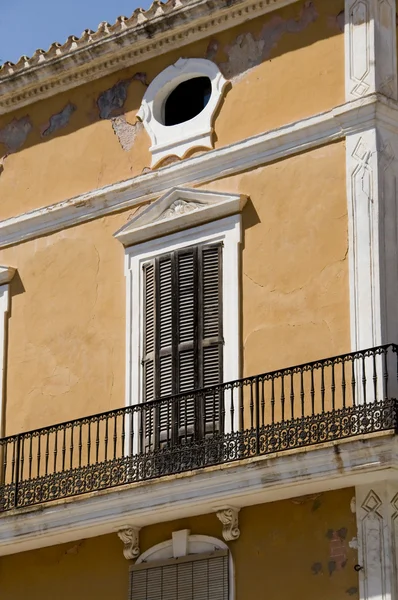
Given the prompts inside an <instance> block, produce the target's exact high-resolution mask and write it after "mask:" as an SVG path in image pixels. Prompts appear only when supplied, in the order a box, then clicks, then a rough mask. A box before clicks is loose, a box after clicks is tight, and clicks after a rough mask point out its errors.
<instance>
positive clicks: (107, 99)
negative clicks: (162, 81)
mask: <svg viewBox="0 0 398 600" xmlns="http://www.w3.org/2000/svg"><path fill="white" fill-rule="evenodd" d="M132 81H140V82H141V83H142V84H143V85H144V86H146V87H147V86H148V82H147V79H146V73H144V72H142V71H139V72H138V73H135V74H134V75H133V76H132V77H130V78H129V79H122V80H121V81H118V82H117V83H115V85H114V86H112V87H111V88H109V89H108V90H105V92H102V94H100V95H99V96H98V100H97V106H98V109H99V117H100V119H111V118H112V117H116V116H118V115H120V114H121V113H122V112H123V111H122V109H123V106H124V105H125V103H126V100H127V92H128V89H129V86H130V84H131V82H132Z"/></svg>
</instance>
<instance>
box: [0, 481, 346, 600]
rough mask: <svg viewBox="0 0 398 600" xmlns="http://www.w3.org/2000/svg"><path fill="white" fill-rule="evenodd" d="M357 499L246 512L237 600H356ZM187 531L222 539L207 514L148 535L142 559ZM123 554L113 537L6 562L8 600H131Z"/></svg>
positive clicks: (300, 501)
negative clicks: (291, 599) (354, 504)
mask: <svg viewBox="0 0 398 600" xmlns="http://www.w3.org/2000/svg"><path fill="white" fill-rule="evenodd" d="M353 494H354V490H353V489H345V490H339V491H336V492H325V493H322V494H315V495H313V496H308V497H300V498H293V499H291V500H285V501H281V502H273V503H269V504H260V505H257V506H251V507H246V508H244V509H242V510H241V511H240V529H241V535H240V538H239V539H238V540H237V541H235V542H232V543H230V545H229V547H230V551H231V554H232V558H233V563H234V568H235V586H236V587H235V593H236V595H235V597H236V598H239V599H241V600H250V599H251V598H265V597H269V598H279V597H281V598H287V597H289V596H291V595H294V596H295V597H296V598H300V599H301V598H308V599H309V600H317V599H318V598H319V597H322V598H324V599H325V600H334V599H335V598H336V597H337V598H345V597H349V598H352V599H353V600H356V599H357V598H358V576H357V573H356V572H355V570H354V566H355V564H356V563H357V552H356V550H353V549H352V548H351V546H350V541H351V540H352V538H353V537H354V536H355V535H356V524H355V515H353V513H352V512H351V509H350V503H351V499H352V496H353ZM181 529H189V530H191V533H192V534H202V535H209V536H213V537H216V538H221V524H220V522H219V521H218V520H217V518H216V516H215V515H214V514H207V515H203V516H198V517H193V518H191V519H183V520H179V521H173V522H170V523H159V524H157V525H152V526H149V527H145V528H144V529H142V530H141V532H140V547H141V551H142V552H144V551H145V550H147V549H148V548H150V547H151V546H153V545H155V544H159V543H161V542H165V541H167V540H169V539H170V538H171V534H172V532H173V531H178V530H181ZM122 548H123V546H122V544H121V542H120V540H119V539H118V537H117V535H116V534H113V535H112V534H111V535H106V536H101V537H96V538H92V539H86V540H81V541H77V542H73V543H71V544H64V545H61V546H52V547H50V548H43V549H41V550H35V551H31V552H26V553H23V554H18V555H12V556H7V557H1V558H0V580H1V597H2V600H23V599H24V598H26V597H27V596H29V598H30V599H31V600H53V598H54V597H56V598H57V600H68V599H69V598H71V597H73V598H75V599H76V600H91V599H94V598H97V599H98V600H109V599H110V598H112V600H126V598H127V596H128V569H129V562H128V561H126V559H125V558H124V557H123V553H122ZM21 564H22V565H23V574H22V573H21Z"/></svg>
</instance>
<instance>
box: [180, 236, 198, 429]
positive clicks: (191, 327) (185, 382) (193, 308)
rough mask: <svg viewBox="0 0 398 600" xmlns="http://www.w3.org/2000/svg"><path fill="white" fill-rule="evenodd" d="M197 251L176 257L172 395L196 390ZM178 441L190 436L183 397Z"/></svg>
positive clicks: (188, 405)
mask: <svg viewBox="0 0 398 600" xmlns="http://www.w3.org/2000/svg"><path fill="white" fill-rule="evenodd" d="M197 254H198V252H197V248H188V249H186V250H182V251H180V252H178V254H177V294H176V300H177V357H176V359H177V373H176V393H184V392H190V391H191V390H194V389H197V388H198V387H199V380H198V371H199V369H198V366H197V364H195V363H197V329H198V323H197V321H198V317H197V314H198V298H197V296H198V295H197V287H198V281H197V279H198V277H197V272H198V268H197V262H198V258H197ZM178 413H179V414H178V439H183V440H188V439H189V438H190V437H191V436H192V434H193V433H194V426H195V422H196V421H197V419H195V402H194V398H193V397H192V396H191V397H189V396H187V397H185V398H182V399H181V400H180V402H179V404H178Z"/></svg>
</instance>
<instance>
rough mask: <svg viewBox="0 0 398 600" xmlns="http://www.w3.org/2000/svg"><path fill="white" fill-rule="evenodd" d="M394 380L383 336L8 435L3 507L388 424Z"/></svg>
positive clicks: (391, 349) (1, 467) (2, 465)
mask: <svg viewBox="0 0 398 600" xmlns="http://www.w3.org/2000/svg"><path fill="white" fill-rule="evenodd" d="M397 388H398V346H396V345H394V344H389V345H385V346H380V347H377V348H372V349H368V350H362V351H358V352H353V353H349V354H344V355H340V356H336V357H333V358H328V359H324V360H319V361H315V362H310V363H306V364H302V365H298V366H294V367H290V368H287V369H281V370H277V371H272V372H269V373H263V374H261V375H256V376H253V377H245V378H243V379H240V380H237V381H232V382H228V383H224V384H221V385H218V386H214V387H211V388H206V389H205V390H195V391H191V392H189V393H186V394H179V395H177V396H172V397H169V398H162V399H160V400H156V401H153V402H148V403H144V404H136V405H134V406H128V407H124V408H120V409H116V410H112V411H108V412H105V413H101V414H97V415H93V416H89V417H85V418H83V419H76V420H73V421H68V422H66V423H60V424H57V425H53V426H51V427H44V428H42V429H37V430H34V431H28V432H24V433H19V434H18V435H13V436H9V437H7V438H3V439H0V511H7V510H10V509H16V508H22V507H27V506H32V505H36V504H41V503H44V502H49V501H51V500H57V499H62V498H68V497H72V496H77V495H80V494H85V493H89V492H93V491H98V490H105V489H110V488H113V487H117V486H121V485H125V484H129V483H134V482H138V481H145V480H149V479H154V478H157V477H162V476H164V475H172V474H178V473H183V472H186V471H190V470H193V469H200V468H204V467H208V466H212V465H217V464H222V463H226V462H232V461H237V460H244V459H247V458H251V457H253V456H262V455H267V454H271V453H276V452H282V451H284V450H292V449H298V448H302V447H307V446H312V445H315V444H320V443H325V442H331V441H335V440H342V439H345V438H350V437H354V436H358V435H366V434H370V433H376V432H381V431H389V430H395V429H396V427H397V402H396V398H398V390H397ZM209 411H210V417H211V415H213V418H209ZM187 415H190V417H189V419H188V418H187V419H185V416H187ZM192 415H193V417H192ZM192 418H193V419H194V421H193V422H192ZM202 419H203V420H204V421H203V422H202ZM188 422H189V424H188Z"/></svg>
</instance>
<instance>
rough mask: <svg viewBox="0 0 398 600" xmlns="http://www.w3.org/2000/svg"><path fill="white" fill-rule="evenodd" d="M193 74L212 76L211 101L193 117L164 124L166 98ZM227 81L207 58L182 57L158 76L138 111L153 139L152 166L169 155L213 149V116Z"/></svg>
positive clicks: (138, 116) (181, 156) (182, 154)
mask: <svg viewBox="0 0 398 600" xmlns="http://www.w3.org/2000/svg"><path fill="white" fill-rule="evenodd" d="M194 77H208V78H209V79H210V82H211V94H210V98H209V101H208V103H207V104H206V106H205V107H204V109H203V110H202V111H201V112H200V113H199V114H198V115H196V117H194V118H193V119H190V120H189V121H185V122H184V123H178V124H177V125H169V126H166V125H164V124H163V123H162V120H163V118H164V105H165V102H166V99H167V98H168V96H169V95H170V93H171V92H172V91H173V90H174V89H175V88H176V87H177V86H178V85H179V84H180V83H182V82H183V81H187V80H189V79H193V78H194ZM227 83H228V82H227V80H226V79H225V78H224V76H223V74H222V73H221V71H220V69H219V68H218V66H217V65H216V64H215V63H213V62H212V61H211V60H207V59H206V58H179V59H178V60H177V62H176V63H175V64H174V65H171V66H170V67H167V68H166V69H165V70H164V71H162V72H161V73H159V75H157V76H156V77H155V79H154V80H153V81H152V82H151V84H150V85H149V86H148V89H147V91H146V92H145V95H144V97H143V99H142V103H141V107H140V109H139V111H138V113H137V118H138V119H140V121H142V123H143V125H144V127H145V129H146V131H147V133H148V135H149V137H150V138H151V142H152V145H151V148H150V151H151V153H152V165H151V166H152V167H153V166H154V165H156V164H157V163H158V162H159V161H161V160H163V159H164V158H166V157H167V156H170V155H176V156H178V157H179V158H183V157H184V155H185V154H186V153H187V152H188V151H189V150H191V149H193V148H196V147H205V148H213V140H212V133H213V127H212V124H213V118H214V114H215V112H216V110H217V107H218V105H219V103H220V101H221V97H222V93H223V90H224V88H225V86H226V84H227Z"/></svg>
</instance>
